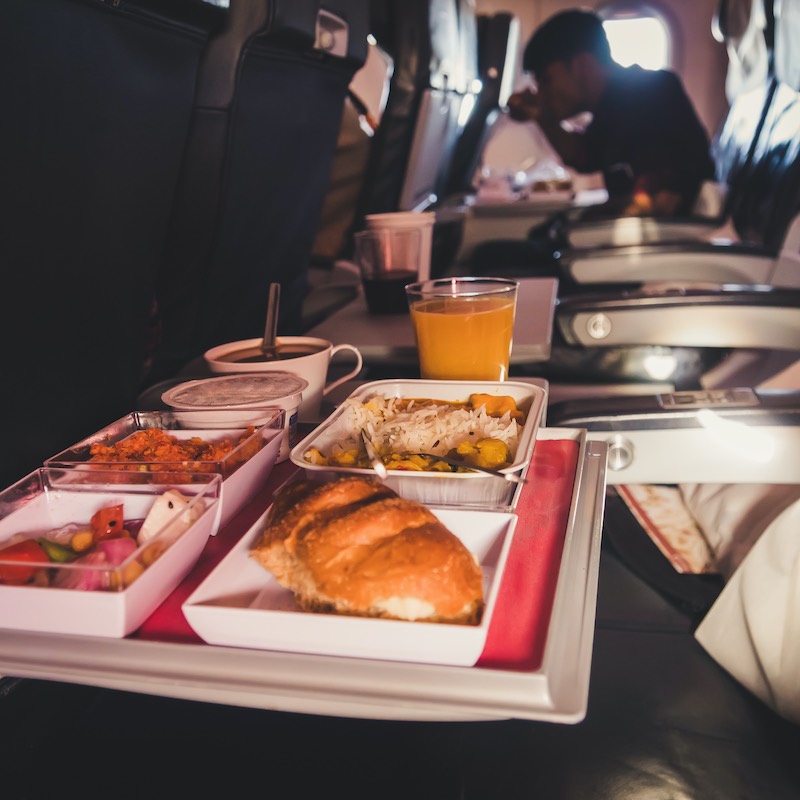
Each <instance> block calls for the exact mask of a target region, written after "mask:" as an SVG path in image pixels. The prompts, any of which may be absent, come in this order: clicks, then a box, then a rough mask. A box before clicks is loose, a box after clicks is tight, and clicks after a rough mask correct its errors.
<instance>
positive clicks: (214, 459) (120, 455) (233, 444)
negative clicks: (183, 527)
mask: <svg viewBox="0 0 800 800" xmlns="http://www.w3.org/2000/svg"><path fill="white" fill-rule="evenodd" d="M254 431H255V428H253V427H248V428H247V429H246V430H245V431H244V432H243V433H242V434H241V436H239V437H238V438H235V439H234V438H230V437H224V438H221V439H218V440H216V441H205V440H204V439H201V438H200V437H199V436H192V437H191V438H189V439H178V438H177V437H175V436H173V435H171V434H169V433H167V432H166V431H164V430H161V429H159V428H146V429H145V430H141V431H136V432H135V433H132V434H131V435H130V436H127V437H126V438H124V439H121V440H120V441H118V442H97V443H96V444H93V445H92V446H91V449H90V451H89V453H90V455H89V461H90V462H97V463H98V464H102V465H103V468H104V469H105V468H107V469H120V470H130V469H136V470H146V471H149V472H174V471H175V470H176V469H181V470H183V469H185V470H187V471H189V472H215V471H216V470H217V469H218V464H219V462H220V461H222V460H223V459H225V458H226V457H228V460H227V461H226V466H227V467H228V470H229V471H232V470H233V468H234V467H235V466H238V465H240V464H241V463H243V462H244V461H247V460H248V459H249V458H251V457H252V456H253V455H255V453H256V452H257V451H258V449H259V448H260V447H261V446H262V444H263V442H262V441H260V440H259V439H257V438H255V437H253V438H252V439H251V441H250V442H248V443H247V446H246V447H243V448H241V449H240V450H237V452H236V454H235V456H234V457H232V458H231V457H230V454H231V453H233V451H234V450H236V449H237V448H239V446H240V445H242V444H243V443H244V442H247V440H248V439H250V438H251V437H252V435H253V433H254Z"/></svg>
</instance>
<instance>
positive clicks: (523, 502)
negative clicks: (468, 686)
mask: <svg viewBox="0 0 800 800" xmlns="http://www.w3.org/2000/svg"><path fill="white" fill-rule="evenodd" d="M577 464H578V443H577V442H575V441H571V440H567V439H554V440H547V441H539V442H536V447H535V448H534V451H533V459H532V461H531V464H530V466H529V467H528V476H527V477H528V483H527V484H526V485H525V487H524V489H523V491H522V493H521V494H520V497H519V501H518V503H517V508H516V514H517V517H518V520H517V527H516V530H515V532H514V539H513V540H512V542H511V549H510V550H509V551H508V560H507V562H506V568H505V571H504V573H503V581H502V583H501V584H500V591H499V593H498V595H497V604H496V605H495V609H494V616H493V617H492V622H491V625H490V626H489V632H488V634H487V637H486V644H485V645H484V648H483V653H482V654H481V657H480V658H479V659H478V664H477V666H479V667H492V668H494V669H518V670H526V671H532V670H536V669H538V668H539V667H540V666H541V663H542V656H543V655H544V646H545V643H546V641H547V628H548V626H549V624H550V613H551V611H552V610H553V598H554V597H555V591H556V584H557V582H558V570H559V567H560V566H561V553H562V551H563V548H564V537H565V535H566V532H567V518H568V516H569V510H570V505H571V502H572V487H573V484H574V483H575V471H576V469H577Z"/></svg>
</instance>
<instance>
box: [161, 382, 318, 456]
mask: <svg viewBox="0 0 800 800" xmlns="http://www.w3.org/2000/svg"><path fill="white" fill-rule="evenodd" d="M307 387H308V381H306V380H305V379H303V378H301V377H300V376H298V375H295V374H294V373H293V372H262V373H239V374H231V375H223V376H221V377H218V378H200V379H198V380H193V381H186V382H185V383H179V384H178V385H177V386H173V387H172V388H171V389H168V390H167V391H166V392H164V394H162V395H161V399H162V400H163V401H164V402H165V403H166V404H167V405H168V406H171V407H172V408H174V409H175V410H176V411H192V412H199V411H204V412H208V413H207V414H205V415H203V419H202V423H203V425H204V426H205V427H208V428H217V427H226V426H229V425H230V424H231V417H230V412H231V411H241V419H239V422H241V423H245V424H249V425H258V424H259V414H258V413H257V412H258V411H259V410H262V409H269V410H270V411H271V410H272V409H275V408H280V409H283V411H284V412H285V417H284V438H283V441H282V442H281V447H280V451H279V452H278V458H277V461H278V462H281V461H286V459H287V458H289V453H290V452H291V449H292V447H294V445H295V443H296V442H297V417H298V409H299V408H300V403H301V401H302V399H303V391H304V390H305V389H306V388H307ZM219 412H224V413H222V414H220V413H219ZM262 416H264V415H262ZM196 417H197V415H195V423H196V424H199V422H198V420H197V418H196Z"/></svg>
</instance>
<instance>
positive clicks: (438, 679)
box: [0, 427, 607, 723]
mask: <svg viewBox="0 0 800 800" xmlns="http://www.w3.org/2000/svg"><path fill="white" fill-rule="evenodd" d="M606 461H607V446H606V444H605V443H602V442H594V441H589V440H588V439H587V437H586V432H585V431H583V430H580V429H568V428H550V429H548V428H544V427H543V428H540V429H539V432H538V435H537V440H536V446H535V448H534V455H533V458H532V460H531V463H530V465H529V466H528V468H527V478H528V482H527V483H526V484H525V486H524V487H523V488H522V490H521V494H520V497H519V499H518V502H517V503H516V507H515V513H516V514H517V517H518V519H517V525H516V533H515V535H514V539H513V541H512V546H511V550H510V551H509V553H508V560H507V563H506V569H505V572H504V574H503V579H502V583H501V586H500V589H499V594H498V598H497V605H496V607H495V613H494V615H493V617H492V620H491V624H490V628H489V631H488V635H487V640H486V644H485V646H484V650H483V652H482V655H481V656H480V658H479V659H478V661H477V664H476V665H475V666H451V665H441V664H429V663H411V662H402V661H390V660H378V659H366V658H356V657H347V656H339V655H337V656H326V655H311V654H302V653H294V652H277V651H273V650H263V649H248V648H244V647H233V646H219V645H209V644H206V643H205V642H203V641H202V639H201V638H200V637H199V636H198V635H197V633H195V631H194V630H192V628H191V627H190V626H189V624H188V622H187V620H186V618H185V617H184V616H183V613H182V611H181V607H182V604H183V603H184V602H185V601H186V599H187V598H188V597H189V596H190V595H191V594H192V592H193V591H194V590H195V589H196V588H197V587H198V586H199V585H200V584H201V583H202V582H203V581H204V580H205V579H206V578H207V577H208V575H209V574H210V573H211V572H212V570H213V569H214V568H215V567H216V566H217V564H218V563H219V562H220V561H221V560H222V558H223V557H224V556H225V555H226V554H227V553H228V552H229V551H230V550H231V548H233V546H234V545H235V544H236V543H237V542H238V541H240V540H241V538H242V537H243V536H244V535H245V534H246V533H247V532H248V531H249V530H250V529H251V528H252V527H253V525H254V524H255V523H256V522H257V521H258V520H259V519H260V518H261V517H262V515H263V513H264V511H265V510H266V508H267V507H268V505H269V503H270V499H271V497H272V494H273V493H274V491H275V490H276V489H277V488H278V487H279V486H280V485H282V483H283V482H284V481H286V480H288V479H289V478H290V477H291V476H292V475H293V473H294V471H295V470H296V469H297V467H296V466H295V465H293V464H292V463H291V462H285V463H283V464H279V465H276V467H275V469H274V470H273V472H272V474H271V475H270V478H269V479H268V481H267V483H266V484H265V485H264V486H263V488H262V489H261V490H260V491H258V492H257V493H256V494H255V495H254V497H253V500H252V501H251V502H250V503H249V504H248V505H246V506H245V507H244V508H243V509H242V511H241V512H240V513H239V514H238V515H237V516H236V517H234V518H233V519H232V520H231V522H230V523H229V524H228V525H227V526H226V527H225V528H224V529H222V530H220V531H219V533H218V534H217V536H216V537H214V538H213V540H210V541H209V543H208V545H207V546H206V549H205V550H204V551H203V553H202V554H201V556H200V560H199V561H198V562H197V564H196V566H195V568H194V569H193V571H192V572H191V573H190V574H189V575H188V576H187V578H186V579H185V580H184V581H183V583H182V584H181V585H180V586H178V588H177V589H175V591H174V592H173V593H172V595H170V597H169V598H168V599H167V600H166V601H165V602H164V603H163V604H162V605H161V606H160V607H159V608H158V609H157V610H156V611H155V612H154V613H153V614H152V615H151V616H150V617H149V618H148V619H147V620H146V622H145V623H144V624H143V625H142V626H141V627H140V628H139V629H138V630H137V631H135V632H134V633H133V634H131V635H129V636H127V637H126V638H124V639H107V638H103V637H92V636H79V635H67V634H59V633H35V632H28V631H12V630H0V674H4V675H13V676H17V677H22V678H37V679H43V680H55V681H65V682H70V683H77V684H86V685H93V686H100V687H105V688H109V689H116V690H122V691H129V692H138V693H144V694H152V695H159V696H167V697H174V698H180V699H187V700H194V701H202V702H211V703H221V704H227V705H234V706H243V707H250V708H262V709H271V710H279V711H287V712H296V713H308V714H318V715H335V716H343V717H356V718H364V719H386V720H414V721H427V720H431V721H469V720H497V719H512V718H517V719H530V720H546V721H550V722H560V723H575V722H579V721H580V720H581V719H583V717H584V716H585V713H586V708H587V700H588V691H589V674H590V667H591V656H592V646H593V641H594V621H595V608H596V600H597V580H598V569H599V561H600V539H601V530H602V522H603V512H604V504H605V486H606ZM515 548H516V549H515ZM408 624H410V625H413V624H432V623H408Z"/></svg>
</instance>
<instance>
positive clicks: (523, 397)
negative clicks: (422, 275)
mask: <svg viewBox="0 0 800 800" xmlns="http://www.w3.org/2000/svg"><path fill="white" fill-rule="evenodd" d="M475 392H480V393H482V394H490V395H494V396H504V395H508V396H510V397H513V398H514V400H515V402H516V404H517V407H518V408H519V409H521V410H522V411H524V412H525V415H526V417H525V424H524V425H523V426H522V430H521V432H520V435H519V444H518V446H517V451H516V453H515V454H514V460H513V461H512V463H511V465H510V466H509V467H506V468H505V469H503V470H500V472H514V473H521V472H522V471H523V470H524V469H525V467H527V466H528V464H529V463H530V460H531V456H532V454H533V448H534V445H535V443H536V433H537V431H538V429H539V424H540V422H541V418H542V411H543V409H544V407H545V403H546V400H547V393H546V392H545V390H544V389H542V388H541V387H540V386H535V385H533V384H528V383H521V382H515V381H486V382H475V381H429V380H406V381H393V380H384V381H372V382H371V383H365V384H363V385H362V386H360V387H359V388H358V389H356V391H354V392H353V393H352V394H351V395H350V396H349V397H348V398H347V399H348V400H350V399H352V398H356V399H359V400H362V401H366V400H368V399H369V398H370V397H373V396H375V395H383V396H384V397H407V398H408V397H419V398H429V399H434V400H447V401H466V400H468V399H469V396H470V395H471V394H473V393H475ZM344 411H345V409H344V408H343V406H341V405H340V406H339V407H338V408H337V409H336V411H334V412H333V414H331V415H330V416H329V417H328V419H326V420H325V421H324V422H322V423H321V424H320V425H319V426H318V427H317V428H316V429H315V430H314V431H312V433H311V434H309V435H308V436H306V437H305V439H303V440H302V441H301V442H298V443H297V444H296V445H295V447H294V448H293V449H292V452H291V456H290V458H291V460H292V462H293V463H295V464H297V465H298V466H300V467H302V468H303V469H304V470H305V471H306V474H307V476H308V477H309V478H312V479H313V478H319V479H323V480H327V479H329V478H333V477H337V476H340V475H345V474H351V473H352V474H359V475H374V473H373V472H372V470H371V469H364V468H357V467H338V466H323V465H317V464H310V463H309V462H308V461H306V460H305V457H304V456H305V453H306V451H307V450H308V449H309V448H311V447H316V448H317V449H319V450H320V451H321V452H323V453H326V452H329V450H330V447H331V445H332V444H334V442H338V441H342V440H344V439H347V438H348V437H352V436H353V435H354V433H355V435H358V431H355V432H354V431H352V430H350V429H349V427H348V422H347V420H346V418H345V415H344ZM385 483H386V485H387V486H389V487H391V488H392V489H394V491H396V492H397V493H398V494H399V495H400V496H401V497H405V498H407V499H408V500H416V501H417V502H419V503H423V504H425V505H431V506H454V507H458V508H465V507H474V508H486V509H493V510H511V509H512V508H513V505H514V500H515V497H516V494H515V492H514V489H515V486H517V484H514V483H511V482H510V481H506V480H502V479H500V478H495V477H493V476H491V475H486V474H484V473H479V472H447V473H443V472H403V471H400V470H389V477H388V478H387V479H386V481H385Z"/></svg>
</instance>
